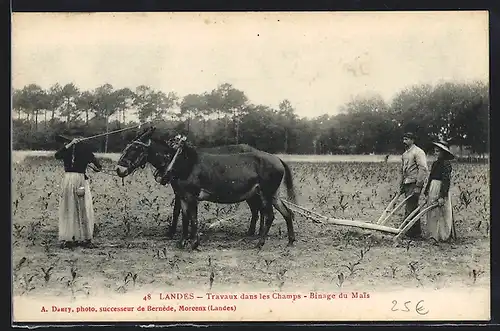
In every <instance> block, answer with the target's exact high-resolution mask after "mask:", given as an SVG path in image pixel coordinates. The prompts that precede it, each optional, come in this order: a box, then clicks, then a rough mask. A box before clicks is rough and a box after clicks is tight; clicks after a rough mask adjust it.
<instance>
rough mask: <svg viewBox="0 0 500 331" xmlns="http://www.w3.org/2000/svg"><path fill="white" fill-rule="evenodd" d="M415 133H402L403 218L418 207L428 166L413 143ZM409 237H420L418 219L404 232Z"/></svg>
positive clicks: (420, 151)
mask: <svg viewBox="0 0 500 331" xmlns="http://www.w3.org/2000/svg"><path fill="white" fill-rule="evenodd" d="M415 138H416V137H415V134H414V133H412V132H407V133H405V134H404V135H403V144H404V145H405V147H406V150H405V152H404V153H403V155H402V157H401V159H402V164H401V182H400V192H401V193H404V194H405V198H406V197H408V196H410V195H411V198H409V199H408V200H406V210H405V218H406V217H407V216H408V215H409V214H410V213H411V212H412V211H413V210H415V208H417V207H418V201H419V198H420V193H421V191H422V188H423V186H424V182H425V180H426V178H427V174H428V167H427V157H426V155H425V152H424V151H423V150H422V149H421V148H420V147H418V146H417V145H415ZM406 235H407V236H408V237H410V238H414V239H415V238H420V237H421V235H422V230H421V227H420V220H419V221H417V222H416V223H415V224H414V225H413V226H412V227H411V228H410V229H409V230H408V232H407V233H406Z"/></svg>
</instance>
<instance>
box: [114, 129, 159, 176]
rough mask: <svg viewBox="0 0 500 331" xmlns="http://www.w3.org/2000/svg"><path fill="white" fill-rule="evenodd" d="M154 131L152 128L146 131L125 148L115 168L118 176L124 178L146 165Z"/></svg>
mask: <svg viewBox="0 0 500 331" xmlns="http://www.w3.org/2000/svg"><path fill="white" fill-rule="evenodd" d="M154 131H155V128H154V127H151V128H148V129H146V130H145V131H144V132H142V133H140V134H139V135H138V136H137V137H135V138H134V140H132V142H130V143H129V144H128V145H127V147H125V149H124V150H123V152H122V154H121V156H120V159H119V160H118V163H117V166H116V173H117V174H118V176H120V177H126V176H128V175H130V174H131V173H133V172H134V171H135V170H136V169H137V168H139V167H144V166H145V165H146V163H147V162H148V153H149V150H150V147H151V136H152V135H153V132H154Z"/></svg>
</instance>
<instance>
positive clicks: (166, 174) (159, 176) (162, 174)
mask: <svg viewBox="0 0 500 331" xmlns="http://www.w3.org/2000/svg"><path fill="white" fill-rule="evenodd" d="M186 140H187V137H186V136H181V135H177V136H175V137H174V138H172V139H170V140H169V141H168V142H167V144H168V145H169V146H170V147H172V148H173V149H175V154H174V157H173V158H172V160H171V161H170V163H169V164H168V166H167V167H162V168H160V169H157V170H156V171H155V172H154V177H155V180H156V181H157V182H158V183H160V184H161V185H166V184H168V183H169V182H170V181H171V180H172V178H173V175H172V168H173V166H174V164H175V161H176V160H177V157H178V156H179V154H180V153H181V152H182V147H184V143H185V142H186Z"/></svg>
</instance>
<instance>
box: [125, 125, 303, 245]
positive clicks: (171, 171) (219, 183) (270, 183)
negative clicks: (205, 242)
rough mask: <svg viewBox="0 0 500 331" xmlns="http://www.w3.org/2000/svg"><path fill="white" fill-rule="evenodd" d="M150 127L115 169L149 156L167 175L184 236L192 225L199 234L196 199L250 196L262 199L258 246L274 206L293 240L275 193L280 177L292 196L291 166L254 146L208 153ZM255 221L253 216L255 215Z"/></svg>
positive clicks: (288, 215) (289, 217)
mask: <svg viewBox="0 0 500 331" xmlns="http://www.w3.org/2000/svg"><path fill="white" fill-rule="evenodd" d="M153 132H154V128H151V129H149V130H147V131H146V132H144V133H143V134H141V135H139V136H138V137H137V138H136V139H134V141H132V143H131V144H129V145H128V146H127V147H126V148H125V150H124V151H123V153H122V155H121V157H120V160H119V161H118V166H117V173H118V175H119V176H121V177H125V176H127V175H129V174H130V173H132V172H134V171H135V169H137V168H138V167H141V166H143V165H144V164H146V163H147V162H149V163H151V164H152V165H153V166H154V167H155V168H156V169H157V170H159V171H160V172H159V173H161V174H163V175H162V176H167V177H168V181H169V182H170V184H171V185H172V188H173V189H174V192H175V194H176V196H178V197H179V200H180V204H181V210H182V216H183V234H182V239H181V241H182V242H184V240H185V239H187V235H188V233H187V232H188V222H190V225H191V232H190V236H189V237H190V239H191V240H195V242H194V244H193V245H197V239H198V217H197V214H198V202H199V201H210V202H214V203H223V204H230V203H238V202H242V201H248V200H251V201H253V202H254V204H255V205H258V204H260V211H261V213H263V214H264V217H265V218H266V224H265V225H266V226H265V229H264V231H263V232H262V233H261V236H260V240H259V242H258V244H257V246H258V247H262V245H264V243H265V238H266V237H267V234H268V232H269V229H270V227H271V225H272V222H273V220H274V210H273V206H274V207H275V208H276V209H277V210H278V211H279V212H280V213H281V215H282V216H283V218H284V219H285V221H286V223H287V229H288V244H289V245H290V246H291V245H293V242H294V241H295V234H294V230H293V218H294V217H293V213H292V212H291V210H290V209H288V208H287V207H286V206H285V205H284V204H283V202H282V201H281V199H280V198H279V197H278V190H279V187H280V186H281V182H282V180H283V178H284V179H285V184H286V187H287V193H288V196H289V198H290V199H291V200H292V201H295V193H294V189H293V181H292V177H291V172H290V169H289V168H288V166H287V165H286V163H284V162H283V161H282V160H280V159H279V158H278V157H276V156H274V155H271V154H268V153H265V152H262V151H252V152H247V153H239V154H209V153H203V152H199V151H197V150H196V149H195V148H194V147H193V146H191V145H190V144H189V143H180V144H166V143H164V142H160V141H157V140H156V139H152V133H153ZM255 221H256V218H255Z"/></svg>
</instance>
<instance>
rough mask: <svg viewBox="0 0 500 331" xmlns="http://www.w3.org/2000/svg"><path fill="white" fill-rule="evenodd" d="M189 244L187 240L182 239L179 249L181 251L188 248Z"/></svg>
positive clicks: (178, 244)
mask: <svg viewBox="0 0 500 331" xmlns="http://www.w3.org/2000/svg"><path fill="white" fill-rule="evenodd" d="M187 244H188V242H187V240H186V239H181V240H179V241H178V242H177V247H178V248H180V249H183V248H186V246H187Z"/></svg>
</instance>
